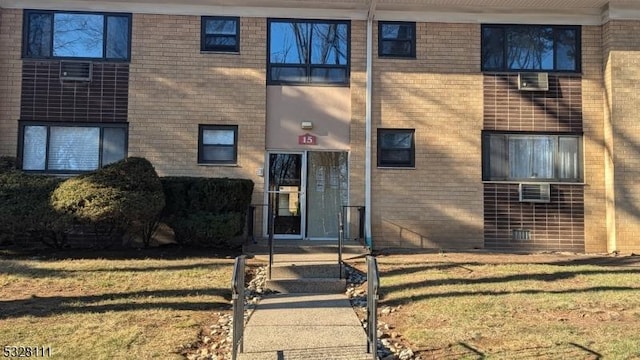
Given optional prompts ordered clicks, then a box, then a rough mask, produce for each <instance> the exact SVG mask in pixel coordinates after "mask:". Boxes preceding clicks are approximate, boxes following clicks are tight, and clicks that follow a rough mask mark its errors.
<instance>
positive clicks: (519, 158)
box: [509, 137, 555, 179]
mask: <svg viewBox="0 0 640 360" xmlns="http://www.w3.org/2000/svg"><path fill="white" fill-rule="evenodd" d="M554 147H555V142H554V140H553V138H530V137H511V138H509V177H510V178H513V179H552V178H553V177H554V176H553V155H554V153H555V149H554Z"/></svg>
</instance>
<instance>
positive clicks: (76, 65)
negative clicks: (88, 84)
mask: <svg viewBox="0 0 640 360" xmlns="http://www.w3.org/2000/svg"><path fill="white" fill-rule="evenodd" d="M92 69H93V63H91V62H90V61H61V62H60V81H91V73H92Z"/></svg>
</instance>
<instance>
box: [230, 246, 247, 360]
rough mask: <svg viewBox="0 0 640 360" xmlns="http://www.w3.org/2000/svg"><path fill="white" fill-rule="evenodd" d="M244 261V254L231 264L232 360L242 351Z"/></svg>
mask: <svg viewBox="0 0 640 360" xmlns="http://www.w3.org/2000/svg"><path fill="white" fill-rule="evenodd" d="M245 262H246V256H245V255H241V256H238V257H236V261H235V263H234V264H233V276H232V278H231V298H232V299H233V323H232V328H233V331H232V334H233V340H232V341H233V342H232V343H231V358H232V360H236V357H237V356H238V352H240V353H242V352H244V346H243V335H244V273H245V269H244V268H245Z"/></svg>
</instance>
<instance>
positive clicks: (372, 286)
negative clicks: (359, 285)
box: [367, 255, 380, 360]
mask: <svg viewBox="0 0 640 360" xmlns="http://www.w3.org/2000/svg"><path fill="white" fill-rule="evenodd" d="M379 285H380V277H379V275H378V261H377V260H376V258H375V257H373V256H371V255H368V256H367V328H368V331H367V352H369V353H372V354H373V359H374V360H375V359H377V356H378V348H377V345H378V288H379Z"/></svg>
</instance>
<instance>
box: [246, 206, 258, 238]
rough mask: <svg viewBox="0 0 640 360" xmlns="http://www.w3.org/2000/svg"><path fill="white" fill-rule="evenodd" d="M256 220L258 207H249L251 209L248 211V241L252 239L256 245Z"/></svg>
mask: <svg viewBox="0 0 640 360" xmlns="http://www.w3.org/2000/svg"><path fill="white" fill-rule="evenodd" d="M255 218H256V207H255V205H249V209H248V210H247V233H248V234H247V235H249V236H247V240H248V239H251V242H252V243H254V244H255V243H256V234H255V232H254V230H253V227H254V222H255Z"/></svg>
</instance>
